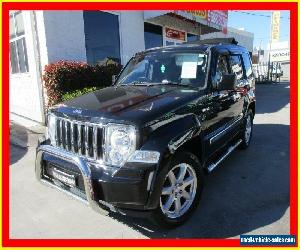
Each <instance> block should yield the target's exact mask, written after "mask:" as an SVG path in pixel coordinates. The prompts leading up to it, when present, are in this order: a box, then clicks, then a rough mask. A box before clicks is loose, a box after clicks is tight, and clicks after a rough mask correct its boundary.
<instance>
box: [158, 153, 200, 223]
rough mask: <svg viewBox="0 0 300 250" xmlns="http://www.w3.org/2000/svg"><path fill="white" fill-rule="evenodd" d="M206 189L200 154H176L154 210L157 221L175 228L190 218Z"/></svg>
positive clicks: (166, 173)
mask: <svg viewBox="0 0 300 250" xmlns="http://www.w3.org/2000/svg"><path fill="white" fill-rule="evenodd" d="M202 189H203V173H202V169H201V165H200V164H199V161H198V160H197V157H196V156H194V155H193V154H191V153H189V152H180V153H178V155H175V157H174V160H172V162H171V164H170V165H169V167H168V169H167V171H165V176H164V182H163V186H162V189H161V194H160V200H159V205H158V207H157V209H156V210H155V212H154V216H153V217H154V220H155V222H156V224H159V225H160V226H163V227H175V226H178V225H180V224H182V223H183V222H184V221H186V220H187V219H188V218H189V217H190V215H191V214H192V212H193V211H194V210H195V209H196V207H197V205H198V203H199V200H200V197H201V193H202Z"/></svg>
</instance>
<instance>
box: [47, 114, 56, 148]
mask: <svg viewBox="0 0 300 250" xmlns="http://www.w3.org/2000/svg"><path fill="white" fill-rule="evenodd" d="M55 131H56V119H55V116H53V115H48V124H47V136H48V138H49V139H50V142H51V144H52V145H55V144H56V140H55Z"/></svg>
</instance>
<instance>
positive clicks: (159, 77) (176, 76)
mask: <svg viewBox="0 0 300 250" xmlns="http://www.w3.org/2000/svg"><path fill="white" fill-rule="evenodd" d="M206 72H207V54H206V53H204V52H200V53H198V52H197V53H195V52H191V53H189V52H187V53H179V52H156V53H155V52H153V53H148V54H139V55H137V56H135V57H134V58H132V59H131V60H130V62H129V63H128V65H127V66H126V68H125V69H124V70H123V72H122V73H121V75H120V76H119V78H118V81H117V84H119V85H129V84H134V85H140V84H141V85H149V84H153V85H154V84H170V85H172V84H178V85H188V86H193V87H200V88H201V87H204V86H205V78H206Z"/></svg>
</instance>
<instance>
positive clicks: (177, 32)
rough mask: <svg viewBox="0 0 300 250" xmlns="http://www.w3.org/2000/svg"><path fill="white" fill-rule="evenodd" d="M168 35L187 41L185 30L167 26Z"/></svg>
mask: <svg viewBox="0 0 300 250" xmlns="http://www.w3.org/2000/svg"><path fill="white" fill-rule="evenodd" d="M166 37H167V38H171V39H175V40H181V41H185V32H184V31H180V30H174V29H171V28H166Z"/></svg>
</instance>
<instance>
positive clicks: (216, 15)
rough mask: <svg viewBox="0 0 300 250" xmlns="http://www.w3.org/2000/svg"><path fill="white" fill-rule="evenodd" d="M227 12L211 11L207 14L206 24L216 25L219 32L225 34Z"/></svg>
mask: <svg viewBox="0 0 300 250" xmlns="http://www.w3.org/2000/svg"><path fill="white" fill-rule="evenodd" d="M227 22H228V11H227V10H211V11H209V13H208V23H211V24H214V25H217V26H218V27H219V29H220V30H222V31H223V32H224V33H227Z"/></svg>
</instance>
